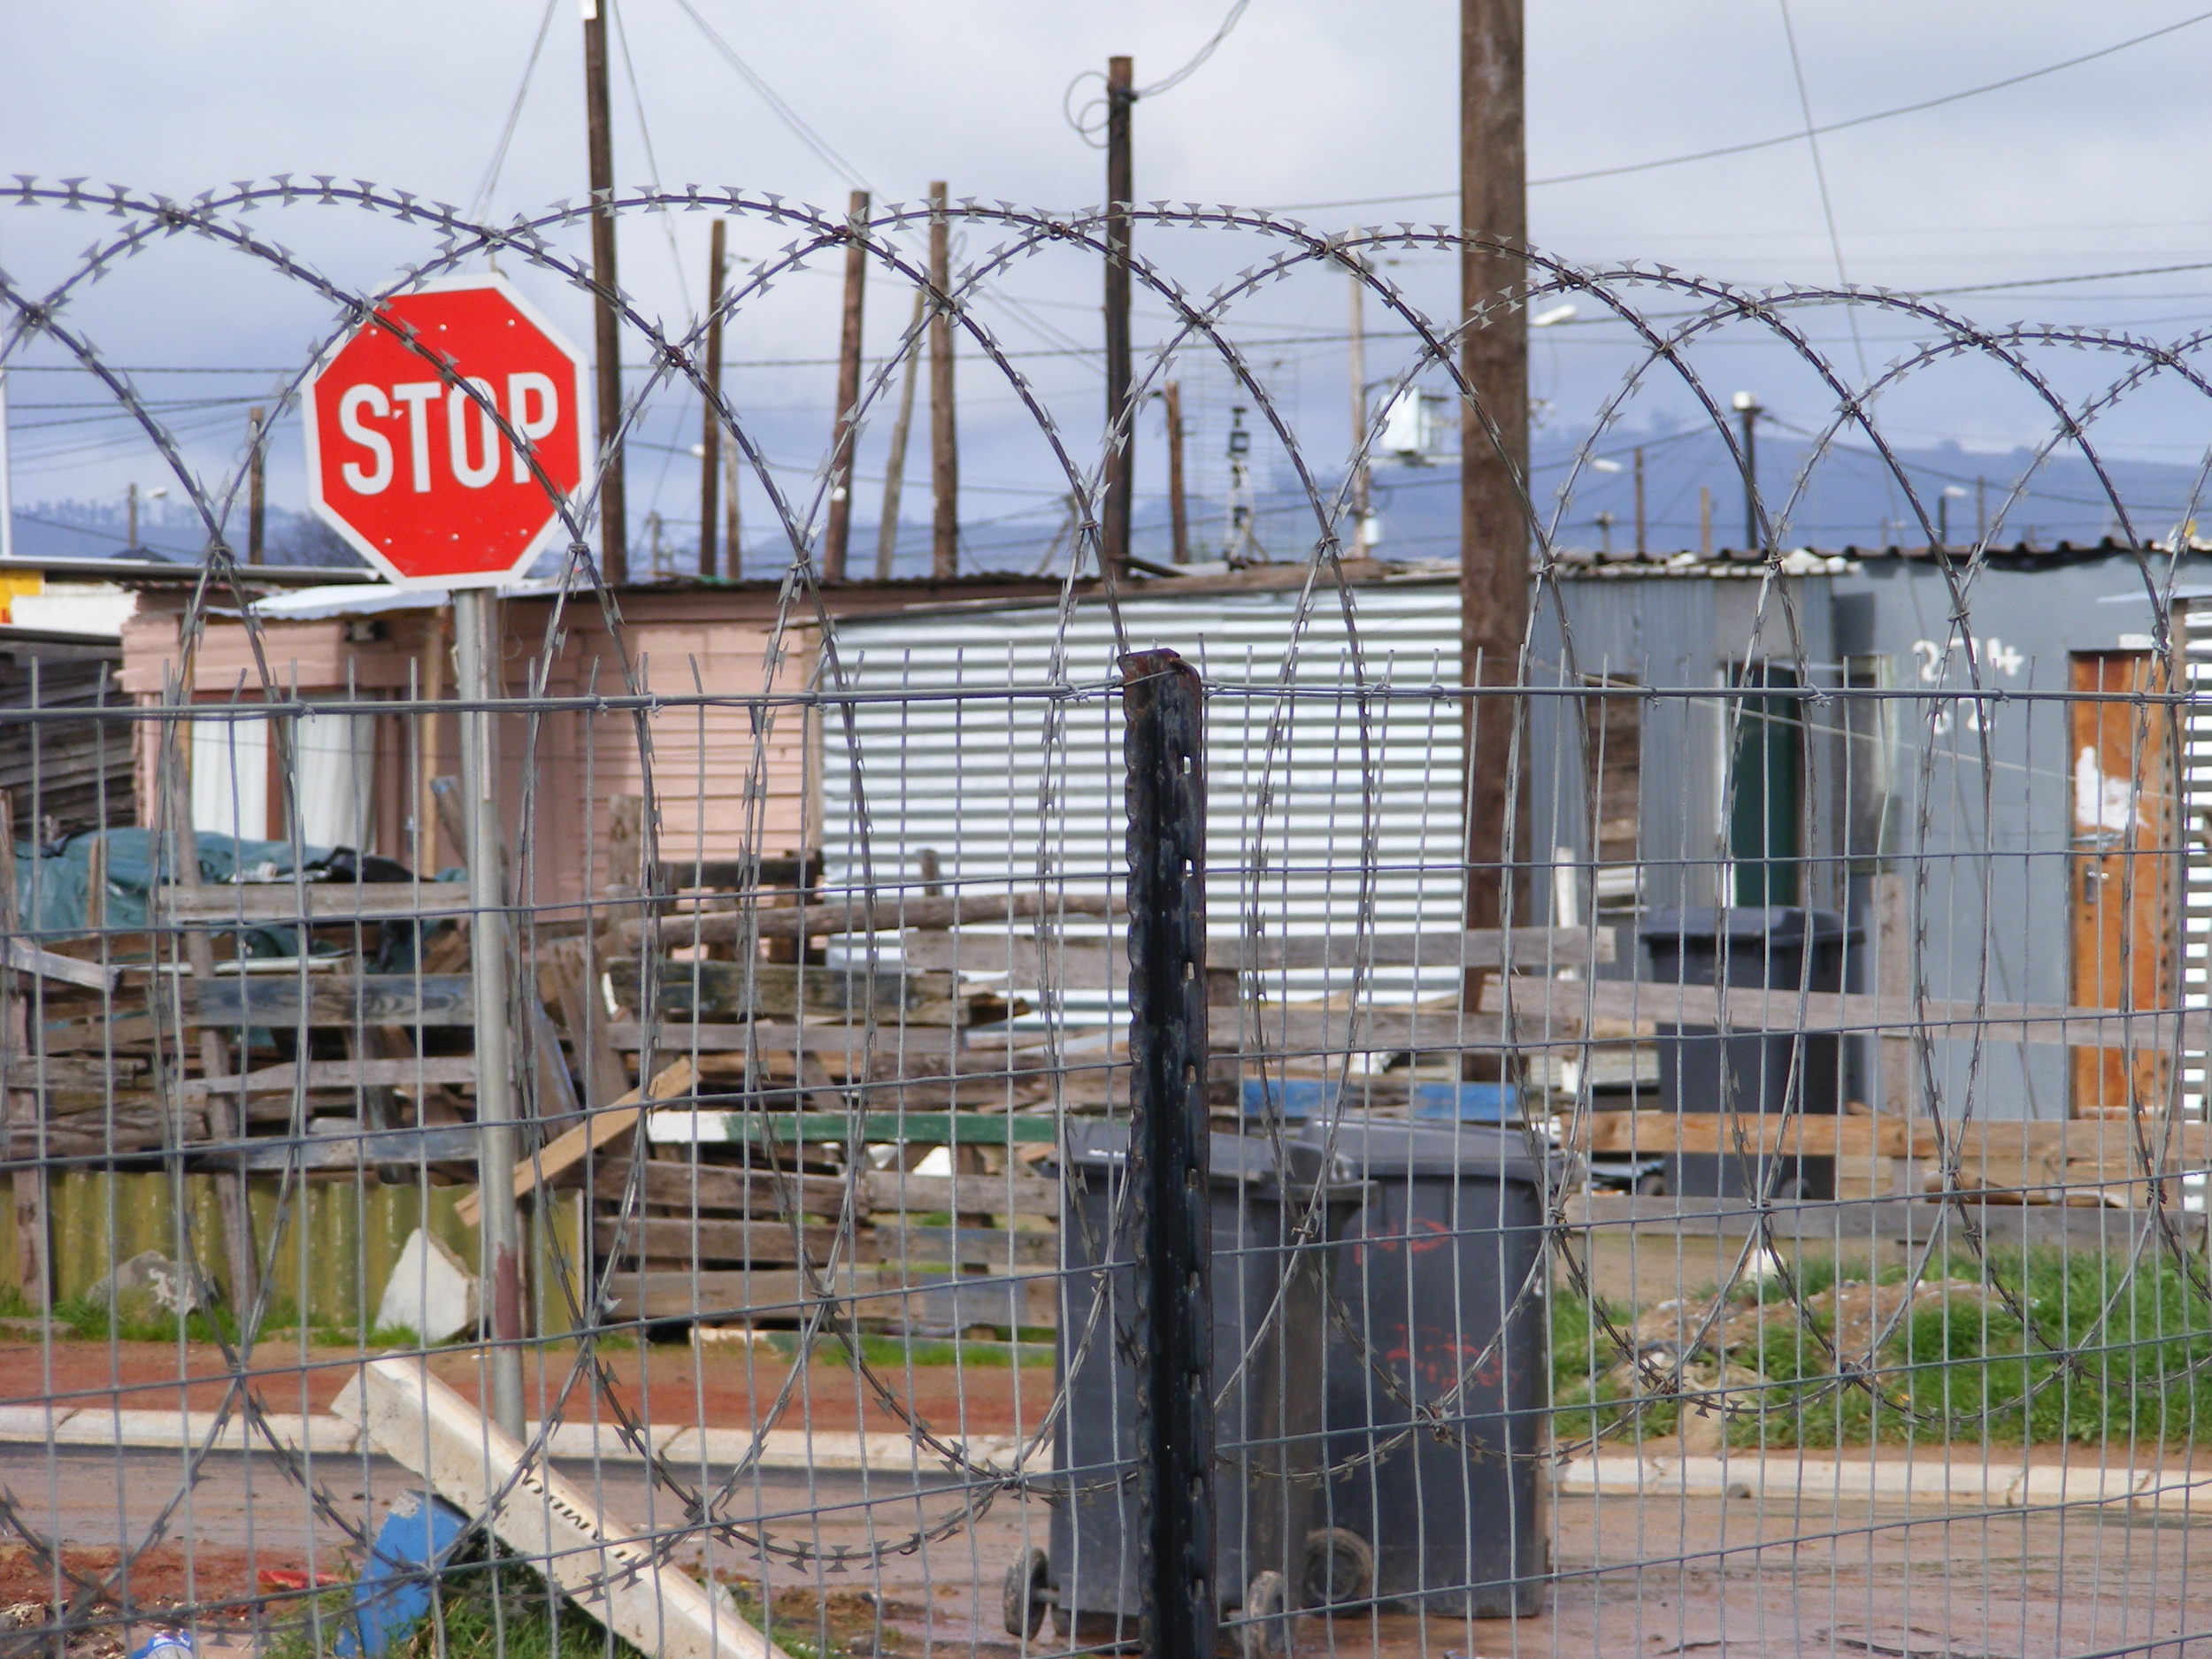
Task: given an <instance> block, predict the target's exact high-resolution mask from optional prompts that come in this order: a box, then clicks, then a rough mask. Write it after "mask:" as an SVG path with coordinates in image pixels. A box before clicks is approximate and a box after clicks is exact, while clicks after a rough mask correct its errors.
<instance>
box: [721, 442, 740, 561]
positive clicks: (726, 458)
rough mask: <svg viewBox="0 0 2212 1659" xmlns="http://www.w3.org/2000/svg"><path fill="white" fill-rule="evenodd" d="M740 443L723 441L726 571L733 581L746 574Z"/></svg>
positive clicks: (723, 540)
mask: <svg viewBox="0 0 2212 1659" xmlns="http://www.w3.org/2000/svg"><path fill="white" fill-rule="evenodd" d="M740 471H741V470H740V468H739V466H738V449H737V443H736V442H735V440H733V439H725V440H724V441H723V444H722V573H723V574H724V575H726V576H727V577H728V578H729V579H730V580H732V581H737V580H741V578H742V577H743V576H744V574H745V539H744V536H743V534H741V532H742V531H743V530H744V528H745V523H744V518H743V517H742V515H741V513H740V511H739V506H740V503H739V500H738V494H737V480H738V478H739V476H740Z"/></svg>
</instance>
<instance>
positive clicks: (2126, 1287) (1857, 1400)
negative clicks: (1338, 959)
mask: <svg viewBox="0 0 2212 1659" xmlns="http://www.w3.org/2000/svg"><path fill="white" fill-rule="evenodd" d="M1989 1272H1990V1277H1989V1278H1986V1279H1985V1277H1984V1270H1983V1269H1982V1268H1981V1266H1980V1265H1979V1264H1978V1263H1975V1262H1974V1261H1973V1260H1972V1259H1971V1258H1970V1257H1968V1256H1963V1255H1954V1256H1951V1257H1949V1258H1948V1259H1947V1260H1945V1261H1942V1262H1940V1263H1936V1264H1934V1265H1932V1267H1931V1269H1930V1271H1928V1273H1927V1274H1926V1275H1925V1276H1924V1282H1930V1283H1932V1282H1934V1281H1936V1280H1939V1279H1953V1280H1964V1281H1968V1282H1970V1283H1973V1284H1978V1285H1982V1286H1985V1288H1984V1289H1983V1290H1982V1292H1981V1293H1979V1294H1960V1295H1955V1296H1953V1297H1951V1298H1949V1299H1947V1300H1941V1301H1935V1302H1930V1303H1927V1304H1924V1305H1922V1306H1920V1307H1918V1308H1916V1309H1914V1310H1910V1311H1909V1312H1908V1313H1907V1314H1906V1316H1905V1317H1903V1318H1902V1319H1901V1320H1900V1321H1899V1322H1898V1324H1897V1328H1896V1329H1895V1330H1894V1331H1893V1333H1891V1335H1890V1337H1889V1339H1888V1340H1886V1342H1885V1343H1884V1344H1883V1345H1882V1348H1881V1349H1880V1351H1879V1353H1878V1355H1876V1356H1875V1366H1874V1371H1873V1373H1872V1376H1871V1378H1870V1381H1872V1382H1873V1383H1874V1384H1875V1385H1876V1389H1877V1393H1878V1395H1879V1396H1880V1397H1877V1394H1874V1393H1870V1391H1869V1390H1868V1388H1866V1387H1864V1386H1857V1385H1855V1384H1847V1385H1844V1386H1838V1384H1837V1375H1838V1367H1837V1361H1836V1359H1835V1357H1834V1356H1833V1355H1832V1353H1831V1352H1830V1349H1829V1347H1828V1345H1827V1344H1826V1343H1825V1342H1824V1341H1823V1340H1821V1339H1822V1338H1823V1337H1827V1336H1832V1334H1833V1333H1832V1330H1831V1328H1830V1326H1831V1321H1830V1319H1829V1317H1828V1316H1826V1315H1825V1314H1820V1315H1817V1316H1816V1318H1815V1320H1814V1325H1813V1328H1812V1329H1810V1330H1809V1329H1807V1328H1806V1325H1805V1323H1804V1322H1803V1321H1802V1320H1801V1319H1799V1318H1793V1317H1781V1318H1778V1319H1777V1320H1776V1321H1775V1322H1774V1323H1773V1324H1772V1325H1770V1326H1769V1327H1767V1328H1766V1329H1765V1330H1763V1331H1762V1332H1759V1333H1757V1335H1756V1337H1755V1340H1750V1341H1747V1342H1745V1343H1743V1344H1741V1345H1740V1346H1735V1347H1732V1348H1730V1350H1729V1352H1728V1355H1727V1361H1728V1363H1729V1365H1730V1366H1731V1367H1734V1368H1742V1369H1745V1370H1748V1371H1756V1372H1757V1373H1759V1374H1760V1375H1762V1376H1763V1377H1764V1378H1766V1379H1768V1380H1769V1383H1770V1385H1771V1386H1765V1387H1742V1386H1739V1387H1737V1388H1736V1389H1735V1390H1734V1391H1733V1392H1732V1394H1731V1396H1730V1402H1731V1404H1732V1406H1736V1407H1740V1408H1741V1409H1739V1410H1738V1411H1737V1412H1736V1413H1735V1415H1733V1416H1732V1420H1731V1422H1730V1424H1729V1425H1728V1438H1729V1439H1730V1440H1731V1441H1732V1443H1735V1444H1739V1445H1745V1446H1776V1447H1784V1446H1787V1447H1835V1446H1845V1445H1865V1444H1868V1443H1870V1442H1871V1441H1878V1440H1880V1441H1897V1440H1908V1439H1916V1440H1923V1441H1925V1440H1939V1439H1942V1438H1945V1437H1946V1435H1947V1434H1949V1435H1952V1436H1955V1438H1958V1439H1960V1440H1966V1441H1970V1442H1975V1441H1988V1442H1992V1443H1996V1444H2010V1445H2022V1444H2029V1445H2055V1444H2061V1443H2067V1442H2071V1443H2075V1444H2098V1443H2103V1442H2108V1441H2123V1442H2138V1443H2141V1444H2145V1445H2166V1446H2181V1445H2193V1444H2196V1443H2199V1442H2200V1441H2201V1442H2206V1443H2212V1307H2208V1305H2207V1302H2206V1301H2205V1298H2204V1297H2203V1296H2201V1295H2200V1294H2199V1293H2198V1292H2197V1291H2196V1290H2195V1289H2194V1288H2193V1287H2192V1286H2191V1285H2190V1283H2189V1282H2188V1280H2187V1279H2185V1278H2184V1276H2183V1275H2182V1273H2181V1272H2180V1271H2179V1270H2177V1268H2176V1267H2175V1266H2174V1265H2173V1263H2171V1261H2170V1260H2169V1259H2167V1258H2165V1257H2162V1256H2158V1257H2152V1258H2149V1259H2147V1260H2145V1261H2144V1262H2143V1263H2141V1264H2140V1265H2139V1267H2138V1268H2137V1270H2136V1271H2134V1272H2133V1273H2132V1274H2129V1273H2128V1272H2127V1263H2126V1262H2125V1260H2124V1258H2122V1257H2119V1256H2112V1255H2109V1254H2108V1253H2105V1252H2102V1251H2093V1250H2077V1251H2065V1250H2060V1249H2055V1248H2053V1249H2040V1250H2032V1251H2030V1252H2028V1253H2026V1255H2025V1256H2011V1257H2008V1258H2007V1259H2005V1260H2003V1261H2001V1262H1998V1263H1994V1264H1993V1267H1992V1268H1991V1269H1990V1270H1989ZM1903 1278H1904V1269H1903V1268H1902V1267H1901V1266H1895V1265H1893V1266H1889V1267H1886V1268H1884V1269H1882V1270H1880V1271H1876V1272H1873V1273H1869V1272H1867V1271H1865V1270H1864V1268H1863V1265H1854V1264H1853V1263H1849V1262H1842V1263H1838V1262H1836V1261H1834V1260H1832V1259H1824V1258H1820V1257H1808V1258H1806V1259H1805V1260H1804V1261H1803V1262H1802V1263H1801V1265H1800V1266H1799V1268H1798V1270H1797V1279H1798V1284H1799V1286H1800V1287H1801V1294H1804V1295H1806V1296H1808V1297H1810V1296H1816V1295H1818V1294H1821V1293H1823V1292H1824V1291H1826V1290H1828V1289H1829V1288H1831V1287H1832V1286H1833V1285H1834V1284H1836V1283H1837V1281H1838V1280H1839V1279H1855V1280H1858V1281H1859V1282H1862V1283H1872V1284H1896V1283H1899V1282H1901V1280H1902V1279H1903ZM1998 1285H2001V1286H2003V1287H2004V1288H2005V1290H2007V1291H2008V1292H2009V1293H2010V1295H2011V1298H2012V1299H2013V1301H2014V1302H2015V1303H2016V1304H2017V1305H2018V1306H2019V1307H2020V1308H2022V1309H2023V1310H2024V1311H2025V1312H2026V1314H2027V1315H2028V1322H2027V1323H2024V1322H2023V1321H2022V1319H2021V1318H2020V1317H2017V1316H2016V1315H2015V1314H2014V1313H2013V1312H2012V1311H2011V1310H2010V1309H2009V1308H2008V1306H2007V1303H2006V1302H2005V1300H2004V1299H2003V1298H2002V1297H2001V1296H2000V1295H1998V1294H1995V1291H1994V1289H1993V1288H1991V1286H1998ZM1782 1299H1783V1296H1782V1292H1781V1290H1780V1287H1779V1286H1778V1285H1775V1284H1772V1283H1769V1284H1768V1285H1766V1286H1763V1287H1752V1288H1747V1289H1746V1290H1744V1291H1741V1292H1740V1293H1739V1294H1738V1295H1737V1296H1736V1297H1735V1298H1734V1299H1733V1300H1734V1302H1735V1303H1736V1306H1737V1307H1738V1308H1744V1307H1750V1306H1755V1305H1758V1304H1759V1303H1761V1302H1777V1301H1780V1300H1782ZM1708 1300H1709V1297H1708ZM2108 1304H2109V1310H2108ZM1609 1312H1611V1313H1612V1314H1613V1316H1614V1317H1615V1319H1616V1322H1617V1324H1618V1325H1620V1326H1621V1328H1622V1329H1624V1330H1625V1329H1626V1328H1627V1327H1628V1325H1630V1323H1631V1322H1632V1315H1631V1313H1630V1311H1629V1310H1624V1309H1611V1310H1609ZM2031 1324H2032V1326H2033V1333H2031V1331H2030V1328H2029V1327H2030V1325H2031ZM2038 1339H2039V1340H2038ZM2054 1350H2056V1351H2054ZM1716 1359H1717V1356H1713V1355H1709V1354H1708V1355H1701V1356H1697V1363H1698V1364H1699V1366H1700V1369H1701V1370H1703V1371H1705V1373H1706V1374H1707V1375H1710V1374H1711V1371H1712V1367H1713V1365H1714V1363H1715V1361H1716ZM1552 1378H1553V1395H1554V1400H1555V1404H1556V1405H1558V1406H1559V1407H1560V1408H1562V1409H1564V1410H1565V1411H1566V1413H1567V1420H1565V1421H1563V1423H1562V1425H1561V1432H1562V1434H1563V1436H1564V1435H1583V1434H1589V1433H1593V1432H1602V1431H1604V1430H1608V1429H1615V1428H1618V1427H1620V1426H1621V1425H1623V1424H1624V1421H1625V1419H1626V1418H1627V1417H1629V1416H1630V1415H1632V1412H1633V1411H1634V1410H1635V1409H1636V1408H1633V1407H1632V1406H1630V1405H1628V1404H1626V1403H1624V1402H1627V1401H1628V1400H1630V1399H1631V1398H1632V1396H1633V1395H1634V1394H1637V1393H1638V1392H1640V1390H1641V1389H1642V1388H1643V1387H1644V1386H1646V1385H1644V1384H1642V1383H1640V1381H1638V1380H1637V1379H1636V1378H1635V1377H1634V1376H1633V1374H1632V1371H1630V1370H1629V1369H1628V1368H1627V1367H1626V1366H1625V1365H1624V1363H1623V1361H1622V1357H1621V1356H1620V1354H1619V1352H1618V1350H1617V1348H1616V1347H1615V1345H1614V1344H1613V1343H1612V1342H1611V1341H1610V1340H1609V1339H1608V1338H1607V1337H1606V1336H1605V1335H1604V1334H1603V1333H1602V1332H1601V1331H1599V1330H1597V1329H1596V1328H1595V1327H1594V1321H1593V1317H1592V1310H1591V1309H1590V1307H1589V1305H1588V1304H1587V1303H1586V1302H1583V1301H1581V1300H1580V1299H1578V1298H1577V1297H1575V1296H1574V1295H1572V1294H1561V1295H1558V1296H1555V1297H1554V1298H1553V1349H1552ZM1642 1410H1643V1416H1642V1419H1641V1420H1642V1424H1643V1426H1644V1431H1645V1432H1647V1433H1654V1434H1663V1433H1667V1432H1671V1430H1672V1429H1673V1428H1674V1427H1675V1426H1676V1424H1677V1422H1678V1416H1679V1411H1680V1408H1679V1407H1678V1406H1677V1405H1676V1404H1674V1403H1672V1402H1666V1403H1660V1404H1654V1405H1651V1406H1648V1407H1645V1408H1643V1409H1642ZM1916 1413H1918V1414H1923V1415H1924V1416H1927V1417H1935V1418H1938V1419H1939V1420H1938V1421H1936V1422H1932V1423H1930V1422H1923V1421H1920V1420H1917V1419H1916V1416H1915V1414H1916ZM1944 1418H1949V1419H1955V1421H1952V1422H1945V1421H1941V1420H1940V1419H1944Z"/></svg>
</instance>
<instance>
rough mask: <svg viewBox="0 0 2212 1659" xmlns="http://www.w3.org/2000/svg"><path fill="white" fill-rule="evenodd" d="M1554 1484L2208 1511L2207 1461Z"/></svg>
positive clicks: (1719, 1469)
mask: <svg viewBox="0 0 2212 1659" xmlns="http://www.w3.org/2000/svg"><path fill="white" fill-rule="evenodd" d="M1558 1490H1559V1491H1560V1492H1562V1493H1568V1494H1589V1495H1591V1496H1596V1497H1614V1496H1619V1497H1629V1496H1649V1497H1706V1498H1758V1499H1763V1500H1765V1501H1768V1502H1775V1501H1783V1502H1795V1503H1799V1504H1813V1505H1827V1506H1834V1507H1843V1506H1847V1505H1876V1504H1887V1503H1907V1504H1928V1505H1934V1504H1940V1505H1944V1506H1947V1507H1963V1508H1969V1509H2062V1508H2068V1507H2073V1506H2081V1505H2089V1504H2104V1505H2124V1506H2125V1507H2126V1508H2128V1509H2132V1510H2139V1511H2155V1512H2157V1513H2159V1514H2162V1515H2178V1516H2186V1515H2188V1514H2190V1513H2191V1512H2192V1511H2193V1509H2194V1508H2195V1507H2196V1494H2197V1493H2198V1492H2200V1491H2205V1492H2206V1494H2207V1495H2206V1499H2205V1504H2204V1507H2205V1508H2206V1509H2208V1510H2212V1466H2208V1467H2207V1468H2204V1469H2202V1470H2195V1469H2187V1468H2184V1469H2167V1468H2152V1469H2137V1468H2129V1467H2101V1466H2098V1465H2096V1464H2086V1465H2077V1466H2072V1467H2068V1466H2064V1465H2061V1466H2057V1467H2053V1466H2051V1465H2048V1464H2014V1465H2011V1466H2009V1467H2008V1466H2006V1465H2004V1464H2001V1463H1985V1462H1975V1463H1964V1462H1960V1463H1954V1462H1951V1461H1950V1460H1948V1459H1943V1458H1926V1459H1916V1460H1914V1461H1911V1462H1901V1461H1900V1462H1889V1461H1870V1462H1867V1463H1848V1462H1845V1461H1842V1460H1839V1459H1832V1458H1820V1459H1814V1458H1787V1457H1760V1456H1756V1455H1746V1456H1741V1457H1632V1456H1628V1455H1611V1456H1601V1457H1596V1458H1583V1459H1580V1460H1578V1461H1576V1462H1574V1463H1567V1464H1565V1465H1563V1467H1562V1468H1561V1469H1560V1470H1559V1471H1558Z"/></svg>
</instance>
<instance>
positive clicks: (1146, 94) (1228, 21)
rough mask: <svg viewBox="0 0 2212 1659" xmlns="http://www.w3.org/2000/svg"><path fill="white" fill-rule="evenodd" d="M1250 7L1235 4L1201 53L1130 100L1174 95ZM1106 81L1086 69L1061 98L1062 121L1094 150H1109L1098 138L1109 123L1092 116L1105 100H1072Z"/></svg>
mask: <svg viewBox="0 0 2212 1659" xmlns="http://www.w3.org/2000/svg"><path fill="white" fill-rule="evenodd" d="M1250 4H1252V0H1236V3H1235V4H1233V5H1232V6H1231V7H1230V8H1229V15H1228V16H1226V17H1225V18H1224V19H1221V27H1219V28H1217V29H1216V30H1215V31H1214V32H1213V36H1212V38H1211V39H1210V40H1208V41H1207V42H1206V43H1205V44H1204V45H1203V46H1202V47H1200V48H1199V49H1198V50H1197V51H1196V52H1195V53H1194V54H1193V55H1192V56H1191V57H1190V58H1189V59H1188V60H1187V61H1186V62H1185V63H1184V65H1183V66H1182V67H1181V68H1180V69H1178V70H1177V71H1175V73H1172V74H1171V75H1169V76H1168V77H1166V79H1164V80H1162V81H1154V82H1153V83H1152V84H1151V85H1150V86H1148V87H1139V88H1136V90H1135V91H1133V92H1132V93H1131V94H1130V95H1129V96H1131V97H1132V98H1156V97H1158V96H1160V94H1162V93H1163V92H1172V91H1173V90H1174V89H1175V88H1178V87H1179V86H1181V85H1182V84H1183V82H1185V81H1188V80H1189V79H1190V78H1191V77H1192V76H1193V75H1194V74H1196V73H1198V72H1199V71H1200V70H1201V69H1202V68H1204V67H1205V65H1206V60H1207V59H1208V58H1211V57H1212V56H1213V55H1214V53H1215V52H1216V51H1217V50H1220V46H1221V42H1224V41H1225V40H1227V39H1228V38H1229V33H1230V31H1231V30H1232V29H1233V28H1235V27H1236V26H1237V24H1238V22H1239V21H1240V19H1242V18H1243V16H1244V9H1245V7H1247V6H1248V5H1250ZM1105 79H1106V77H1105V76H1104V75H1102V74H1101V73H1099V72H1098V71H1097V70H1095V69H1087V70H1085V71H1084V72H1083V73H1081V74H1079V75H1078V76H1076V78H1075V79H1074V80H1072V81H1069V82H1068V85H1067V90H1066V91H1064V92H1063V93H1062V94H1061V95H1060V114H1061V116H1062V118H1063V119H1065V120H1066V122H1067V124H1068V125H1069V127H1072V128H1073V129H1074V131H1075V134H1076V136H1077V137H1079V138H1080V139H1081V140H1082V141H1083V142H1085V143H1087V144H1088V145H1089V146H1090V147H1091V148H1092V149H1093V150H1103V149H1104V148H1105V147H1106V141H1105V140H1104V139H1103V138H1102V137H1101V136H1099V134H1102V133H1103V132H1104V131H1105V130H1106V123H1105V121H1104V119H1102V118H1094V116H1093V115H1092V111H1094V110H1103V109H1104V108H1105V107H1106V100H1105V99H1103V98H1092V99H1090V100H1089V101H1088V102H1087V103H1085V104H1081V105H1076V104H1074V102H1073V100H1074V97H1075V94H1076V89H1077V88H1079V87H1081V86H1082V85H1083V84H1084V83H1085V82H1087V81H1101V82H1103V81H1104V80H1105Z"/></svg>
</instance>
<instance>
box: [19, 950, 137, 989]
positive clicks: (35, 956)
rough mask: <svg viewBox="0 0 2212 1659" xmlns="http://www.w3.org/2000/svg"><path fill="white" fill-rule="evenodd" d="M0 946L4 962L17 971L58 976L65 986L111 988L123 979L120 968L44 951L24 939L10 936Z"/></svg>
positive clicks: (42, 977) (56, 952)
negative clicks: (3, 949) (1, 946)
mask: <svg viewBox="0 0 2212 1659" xmlns="http://www.w3.org/2000/svg"><path fill="white" fill-rule="evenodd" d="M0 945H4V947H5V960H6V963H7V965H8V966H9V967H11V968H13V969H14V970H15V971H16V972H18V973H31V974H36V975H37V976H38V977H39V978H40V979H58V980H60V981H61V982H62V983H63V984H64V985H75V986H81V987H83V988H84V989H86V990H88V991H112V990H113V989H114V988H115V987H116V986H117V984H118V983H119V982H120V981H121V979H122V978H123V971H122V970H121V969H120V968H108V967H102V966H101V965H100V964H98V963H96V962H83V961H80V960H79V959H78V958H77V957H75V956H63V955H61V954H60V953H59V952H58V951H52V950H43V949H40V948H39V947H38V946H36V945H35V944H33V943H31V941H29V940H27V939H18V938H14V937H10V938H8V939H5V940H0Z"/></svg>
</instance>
